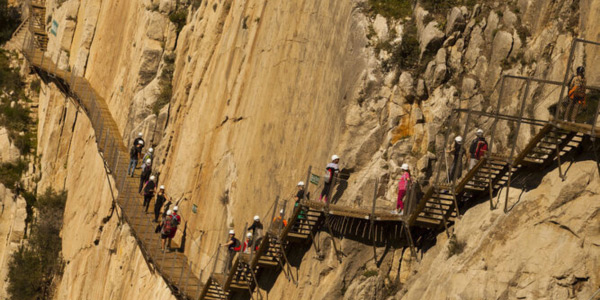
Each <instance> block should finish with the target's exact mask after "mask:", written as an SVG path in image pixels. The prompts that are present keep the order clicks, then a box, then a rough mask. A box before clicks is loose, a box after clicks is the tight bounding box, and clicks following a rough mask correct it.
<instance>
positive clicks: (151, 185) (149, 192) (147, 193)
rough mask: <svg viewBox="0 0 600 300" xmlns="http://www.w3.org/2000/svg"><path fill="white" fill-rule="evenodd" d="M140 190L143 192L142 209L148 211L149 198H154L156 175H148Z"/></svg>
mask: <svg viewBox="0 0 600 300" xmlns="http://www.w3.org/2000/svg"><path fill="white" fill-rule="evenodd" d="M142 190H143V193H144V211H145V212H146V213H148V207H149V206H150V200H152V198H154V193H156V177H154V175H152V176H150V178H149V180H148V182H146V184H145V185H144V188H143V189H142Z"/></svg>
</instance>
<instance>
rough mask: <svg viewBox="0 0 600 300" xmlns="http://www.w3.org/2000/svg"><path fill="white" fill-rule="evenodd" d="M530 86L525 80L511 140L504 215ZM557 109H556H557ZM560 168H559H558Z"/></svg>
mask: <svg viewBox="0 0 600 300" xmlns="http://www.w3.org/2000/svg"><path fill="white" fill-rule="evenodd" d="M530 84H531V80H529V79H528V80H527V84H526V85H525V92H524V93H523V99H522V100H521V108H520V110H519V121H518V123H517V129H516V130H517V132H516V133H515V137H514V139H513V142H512V148H511V150H510V156H509V157H508V168H509V169H508V183H507V186H506V195H505V197H504V213H507V212H508V194H509V191H510V185H511V183H512V181H511V177H512V167H513V156H514V153H515V148H516V147H517V145H516V144H517V138H518V137H519V131H520V129H521V122H522V118H523V112H524V110H525V103H526V100H527V94H529V86H530ZM557 109H558V108H557ZM559 168H560V166H559Z"/></svg>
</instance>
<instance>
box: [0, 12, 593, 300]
mask: <svg viewBox="0 0 600 300" xmlns="http://www.w3.org/2000/svg"><path fill="white" fill-rule="evenodd" d="M47 6H48V10H47V14H48V19H54V20H56V21H57V22H58V23H59V29H58V33H57V36H56V37H54V36H53V35H50V42H49V45H48V57H51V58H52V59H53V60H57V61H59V62H60V66H61V67H62V68H71V69H73V70H75V72H77V74H84V75H85V77H86V78H87V79H88V80H89V81H90V83H91V85H92V86H93V87H94V88H95V89H96V91H97V92H98V93H100V94H101V95H102V96H103V97H104V98H105V99H106V100H107V102H108V105H109V108H110V110H111V112H112V114H113V116H114V118H115V120H116V121H117V124H118V126H119V128H120V129H121V131H122V133H123V136H124V141H123V142H124V143H126V144H128V145H129V143H130V142H131V139H132V138H133V137H134V135H135V134H137V132H143V133H144V137H145V139H146V141H147V142H149V143H150V144H152V145H153V146H156V147H155V148H156V149H157V159H156V160H155V170H158V174H159V175H160V176H159V180H160V184H164V185H165V186H166V187H167V193H168V194H170V195H171V196H172V197H173V198H175V200H177V199H181V202H180V205H179V206H180V209H181V212H182V216H183V220H184V226H186V229H187V230H186V233H187V235H186V237H185V238H186V243H185V245H186V247H185V252H186V254H187V256H188V258H189V259H190V262H191V263H192V266H193V268H194V270H195V271H196V272H199V271H200V269H202V268H204V267H205V266H206V264H207V262H208V261H209V258H210V256H211V255H212V254H213V252H214V250H215V249H216V247H217V245H218V243H220V242H222V241H223V240H224V239H225V236H226V231H227V230H228V229H229V228H235V229H236V230H237V231H238V232H241V231H243V226H244V224H245V223H246V222H248V221H250V220H251V219H252V216H253V215H255V214H259V215H261V216H264V215H266V213H267V209H268V207H270V206H271V204H272V203H273V201H274V199H275V197H276V196H281V197H282V198H285V199H288V198H289V195H290V194H291V193H292V192H293V188H294V186H295V183H296V182H297V181H299V180H303V179H304V177H305V174H306V169H307V167H308V166H309V165H312V166H313V167H314V168H315V169H314V170H317V171H316V172H317V173H318V172H319V170H321V168H322V167H323V166H324V165H325V163H326V162H327V161H328V159H329V157H330V155H332V154H334V153H335V154H338V155H340V156H341V157H342V167H343V168H345V169H346V171H347V172H348V174H349V176H350V177H349V179H348V184H347V187H344V188H345V190H344V192H343V194H342V197H341V198H340V200H339V203H344V204H348V205H357V206H368V205H370V199H371V197H372V194H373V188H374V182H375V179H376V178H377V179H379V180H380V183H382V184H381V185H380V189H379V190H378V193H377V195H378V205H379V206H381V207H386V208H388V207H389V208H390V209H391V208H392V206H393V202H394V199H395V198H394V194H395V190H396V188H397V186H396V184H395V181H396V180H395V179H396V178H398V177H399V166H400V165H401V164H402V163H403V162H408V163H410V164H411V165H412V166H414V168H415V169H416V173H417V175H418V177H419V178H420V179H421V180H426V179H428V178H429V177H430V176H431V172H432V170H433V168H434V166H435V164H436V153H438V152H439V151H441V150H442V147H443V145H442V138H443V135H442V134H443V133H442V132H441V129H442V122H443V121H444V120H445V119H446V118H447V117H448V116H449V114H450V110H451V109H452V108H457V107H468V106H470V107H473V108H474V109H482V110H489V109H490V105H491V103H495V101H497V98H498V92H499V79H500V77H501V74H502V72H505V73H510V74H523V75H532V76H536V77H543V78H548V79H552V80H562V76H564V70H565V67H566V60H567V55H568V51H569V46H570V44H571V41H572V40H573V38H574V37H575V36H580V37H584V38H589V39H595V38H596V37H597V35H598V30H600V29H599V28H600V27H598V26H597V25H598V24H597V23H598V21H597V18H596V16H597V12H598V11H599V10H600V3H597V2H595V1H592V0H586V1H584V0H582V1H568V0H562V1H551V0H536V1H522V0H520V1H506V2H502V3H500V2H494V1H481V3H479V4H477V5H475V6H469V7H466V6H465V7H455V8H451V9H448V10H447V11H443V12H437V11H435V12H434V11H433V10H432V11H431V12H428V11H427V10H426V7H425V6H422V5H419V6H416V7H415V8H414V11H413V13H412V16H411V17H409V18H399V19H398V18H388V19H386V18H384V17H382V16H381V15H378V14H376V13H375V12H373V11H370V10H369V9H368V7H369V2H368V1H319V0H297V1H265V0H247V1H228V0H220V1H168V0H161V1H157V0H144V1H141V0H136V1H115V0H105V1H99V0H68V1H48V2H47ZM176 14H182V15H184V16H186V17H185V23H186V25H185V26H183V27H182V28H181V31H179V28H178V27H177V25H176V24H174V23H172V22H171V21H170V19H171V20H175V19H176V18H175V17H174V16H176ZM169 15H170V16H171V18H169ZM182 25H183V24H182ZM412 27H414V34H415V35H416V39H417V41H416V43H415V45H416V54H415V55H416V56H419V57H420V62H419V64H418V66H415V67H414V68H410V69H409V68H407V69H402V68H400V69H398V68H396V65H395V64H397V63H398V61H397V60H394V57H396V58H397V56H395V55H396V54H395V53H396V52H395V51H396V50H395V49H398V48H397V47H400V46H401V45H402V43H406V44H408V43H409V37H410V36H409V35H407V34H405V33H407V32H412V31H411V30H413V29H411V28H412ZM577 57H578V58H577V59H578V62H586V64H588V65H589V66H592V65H593V62H594V61H595V59H597V58H596V57H595V56H593V55H591V53H590V54H587V55H585V53H583V52H581V53H578V54H577ZM390 66H391V67H390ZM170 72H172V77H173V80H172V87H170V86H169V84H168V82H166V80H165V78H168V77H169V76H167V75H164V74H169V73H170ZM589 74H590V78H592V79H593V78H596V76H597V74H598V73H597V72H595V71H594V70H589ZM514 88H515V89H520V88H522V85H518V84H515V86H514ZM169 89H171V91H172V98H171V99H170V104H168V105H166V106H162V107H161V106H160V105H158V104H157V103H160V99H161V97H163V95H165V94H166V95H167V98H170V96H171V94H170V93H169ZM557 97H558V96H555V97H553V98H552V100H550V97H549V98H548V99H547V101H546V102H543V103H541V104H540V105H539V107H540V108H539V109H538V110H536V111H535V116H536V117H538V118H547V117H548V113H547V109H546V108H547V107H548V106H550V105H551V104H552V102H553V101H555V99H557ZM163 98H164V97H163ZM39 102H40V106H39V112H38V114H39V123H38V155H39V156H40V157H41V158H40V162H39V163H40V166H41V181H40V182H39V186H38V189H41V190H43V189H45V188H46V187H54V188H57V189H66V190H67V191H68V192H69V194H68V202H67V208H66V211H65V224H64V227H63V256H64V259H65V261H66V262H67V265H66V266H65V273H64V275H63V278H62V280H61V281H60V283H59V285H58V289H57V293H56V297H55V298H57V299H122V298H133V299H167V298H169V297H172V296H171V295H170V292H169V290H168V289H167V287H166V285H165V283H164V282H162V279H161V278H160V277H158V276H157V275H156V274H155V273H153V272H152V267H151V266H150V265H147V264H146V263H145V262H144V260H143V257H142V255H141V251H140V250H139V249H138V248H137V245H136V244H135V242H134V240H133V238H132V236H131V234H130V233H129V228H128V226H127V225H124V224H121V223H120V222H119V216H118V214H119V211H118V210H114V211H113V209H112V207H113V200H112V199H114V197H115V196H116V195H114V194H113V193H115V191H114V190H112V189H111V183H110V180H109V179H107V176H106V173H105V170H104V167H103V163H102V160H101V158H100V157H99V155H98V152H97V149H96V145H95V142H94V133H93V130H92V129H91V127H90V125H89V120H88V119H87V117H86V116H85V114H83V113H81V112H78V111H77V108H76V106H74V105H73V104H72V103H70V101H69V100H68V99H65V97H64V95H62V94H60V93H59V91H58V89H57V88H56V87H55V86H54V85H53V84H50V85H44V86H43V87H42V92H41V95H40V101H39ZM507 107H509V109H510V108H514V107H516V102H511V103H507ZM154 108H156V109H154ZM513 111H514V110H513ZM477 125H479V126H483V127H484V128H486V129H487V128H488V127H486V126H489V124H486V123H482V124H477ZM470 137H471V136H470V135H469V136H468V137H467V138H470ZM521 138H522V139H525V138H526V136H525V137H521ZM498 141H500V142H506V137H499V138H498ZM576 167H577V168H579V169H581V170H582V173H581V174H582V175H581V176H584V177H585V178H583V179H582V180H583V181H585V182H586V184H583V185H579V182H581V180H579V175H578V176H575V175H573V176H569V177H568V178H569V179H568V181H566V182H564V183H562V182H558V181H559V180H558V179H557V176H556V174H555V172H550V173H549V174H548V175H546V177H545V179H544V181H543V182H542V184H541V185H540V187H539V188H538V189H536V190H532V191H527V192H526V193H525V196H523V199H521V200H520V201H519V202H518V204H517V205H516V207H515V208H514V209H513V210H512V211H511V212H510V213H508V214H506V215H504V214H503V213H501V212H500V211H499V210H496V211H489V208H488V205H487V204H482V205H479V206H476V207H474V208H472V209H471V210H469V211H468V212H467V214H466V215H465V216H464V217H463V218H462V219H461V220H460V221H459V222H458V223H457V225H456V226H455V229H454V230H455V231H456V235H457V238H458V239H459V240H460V241H464V242H465V244H466V247H465V249H464V252H463V253H461V254H458V255H455V256H452V257H450V258H447V256H448V253H447V250H446V249H447V244H448V241H446V240H445V235H444V234H442V235H439V236H438V238H437V245H436V246H434V247H433V248H430V249H428V250H427V251H426V252H422V253H420V255H422V257H423V260H422V262H421V263H420V264H417V263H416V262H414V261H412V260H411V259H410V255H409V251H408V250H406V249H397V250H395V251H386V249H383V248H381V249H377V253H378V257H382V256H383V257H384V259H383V260H382V262H381V264H379V265H376V264H375V263H374V262H373V253H372V249H371V248H370V247H367V246H365V245H363V244H360V243H358V242H356V241H352V240H348V239H343V240H339V239H338V240H337V245H338V246H340V247H341V250H342V251H343V252H344V254H345V255H346V257H344V259H343V260H342V262H339V261H338V260H337V259H336V255H335V252H334V250H333V247H332V246H331V237H329V236H328V235H327V234H325V233H323V234H320V235H319V236H318V237H317V241H318V244H319V245H321V246H322V249H321V250H322V253H323V254H324V259H323V260H318V259H316V257H317V256H318V255H317V253H315V251H314V249H313V248H310V249H305V250H306V253H305V254H303V253H304V251H300V252H298V253H295V254H294V255H295V259H296V260H297V261H299V262H300V263H299V264H297V265H296V266H295V267H294V269H297V273H296V274H295V276H297V277H296V279H297V280H298V285H295V284H293V283H291V282H290V281H288V280H286V278H285V276H283V275H282V274H280V275H279V276H278V277H276V276H274V275H273V276H272V277H271V278H266V279H264V280H270V285H272V287H271V288H270V289H269V290H268V291H262V292H263V293H266V292H268V293H269V296H270V297H274V298H276V299H278V298H283V297H284V296H285V298H286V299H309V298H314V299H336V298H344V299H371V298H372V297H373V295H375V297H376V298H385V297H387V296H390V297H397V298H407V299H417V298H421V297H423V295H427V296H428V297H429V298H437V297H438V296H439V297H442V295H445V296H447V297H450V298H459V297H460V298H464V299H479V298H502V297H504V298H506V299H512V298H515V297H516V298H532V299H533V298H543V297H546V298H562V297H563V296H565V295H566V296H573V297H580V296H585V295H589V294H591V292H592V291H593V290H595V289H597V288H598V286H599V285H600V281H599V280H600V274H598V271H597V270H600V268H599V262H598V260H597V257H598V253H599V249H598V241H597V240H598V228H597V226H596V227H594V226H595V225H593V224H597V223H598V221H599V220H598V207H596V206H597V205H596V206H594V204H593V201H592V199H593V195H595V193H597V191H596V188H595V186H597V183H598V182H597V181H598V177H597V175H594V174H595V173H594V172H591V170H592V166H591V165H590V163H588V162H581V163H578V164H576ZM584 171H585V172H584ZM570 172H573V171H570ZM548 188H551V189H553V192H552V193H547V192H546V190H547V189H548ZM573 189H574V190H578V191H579V192H577V193H575V194H569V193H572V191H571V190H573ZM563 191H564V193H565V195H564V196H560V195H562V193H563ZM518 192H519V191H517V190H514V189H513V190H512V192H511V196H514V197H513V198H511V201H512V202H513V203H514V202H517V200H516V199H517V198H516V197H518ZM542 194H544V195H545V196H542ZM567 194H569V195H567ZM554 195H558V197H555V196H554ZM561 197H563V198H564V199H563V198H561ZM565 197H566V198H565ZM561 199H562V200H561ZM565 199H568V200H565ZM556 201H559V202H560V203H559V202H556ZM563 202H564V203H563ZM553 203H556V204H553ZM559 204H560V205H559ZM194 205H196V206H197V207H198V212H197V213H194V212H192V207H193V206H194ZM588 208H589V209H588ZM532 215H533V216H532ZM107 216H111V217H110V218H108V219H107V220H108V221H105V220H103V219H104V218H105V217H107ZM517 225H518V226H517ZM2 230H3V229H2ZM541 237H543V239H542V238H541ZM181 239H182V236H181V235H178V236H177V237H176V242H179V241H180V240H181ZM565 252H566V253H569V254H570V256H568V257H565V255H566V254H565ZM384 253H386V255H385V256H384V255H383V254H384ZM537 254H540V255H539V256H538V255H537ZM549 261H550V262H552V263H548V262H549ZM554 261H556V262H554ZM400 287H401V288H400ZM399 288H400V289H399ZM397 289H399V292H398V293H396V290H397ZM542 289H543V290H544V291H543V292H540V290H542Z"/></svg>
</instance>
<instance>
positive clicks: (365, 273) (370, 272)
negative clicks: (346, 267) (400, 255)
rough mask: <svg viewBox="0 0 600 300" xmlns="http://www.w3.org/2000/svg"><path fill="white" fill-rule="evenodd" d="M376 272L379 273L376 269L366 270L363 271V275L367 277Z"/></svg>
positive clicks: (375, 274)
mask: <svg viewBox="0 0 600 300" xmlns="http://www.w3.org/2000/svg"><path fill="white" fill-rule="evenodd" d="M378 274H379V272H378V271H377V270H367V271H365V272H364V273H363V276H365V277H367V278H369V277H373V276H377V275H378Z"/></svg>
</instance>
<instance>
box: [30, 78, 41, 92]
mask: <svg viewBox="0 0 600 300" xmlns="http://www.w3.org/2000/svg"><path fill="white" fill-rule="evenodd" d="M29 88H30V89H31V90H32V91H34V92H35V93H36V94H39V93H40V88H41V83H40V80H39V79H35V80H32V81H31V83H30V84H29Z"/></svg>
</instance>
